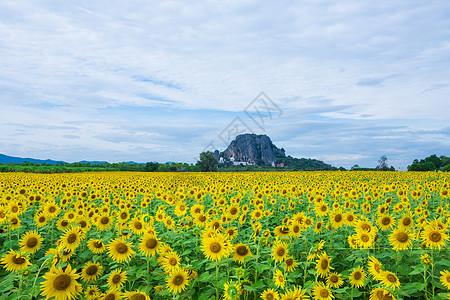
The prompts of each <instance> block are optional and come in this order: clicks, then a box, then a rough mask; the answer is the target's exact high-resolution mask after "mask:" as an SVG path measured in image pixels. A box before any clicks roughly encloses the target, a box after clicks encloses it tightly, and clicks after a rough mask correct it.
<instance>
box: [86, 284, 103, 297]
mask: <svg viewBox="0 0 450 300" xmlns="http://www.w3.org/2000/svg"><path fill="white" fill-rule="evenodd" d="M100 294H101V292H100V289H99V288H98V286H96V285H91V286H89V287H87V288H86V289H85V290H84V297H86V299H88V300H91V299H98V297H100Z"/></svg>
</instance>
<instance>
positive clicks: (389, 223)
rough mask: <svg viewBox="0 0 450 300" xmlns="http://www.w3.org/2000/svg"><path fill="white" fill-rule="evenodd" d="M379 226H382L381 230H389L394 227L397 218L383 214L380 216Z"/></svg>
mask: <svg viewBox="0 0 450 300" xmlns="http://www.w3.org/2000/svg"><path fill="white" fill-rule="evenodd" d="M377 221H378V226H380V228H381V230H384V231H386V230H389V229H391V228H392V227H394V223H395V218H394V217H392V216H390V215H381V216H379V217H378V220H377Z"/></svg>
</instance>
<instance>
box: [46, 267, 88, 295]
mask: <svg viewBox="0 0 450 300" xmlns="http://www.w3.org/2000/svg"><path fill="white" fill-rule="evenodd" d="M79 277H80V275H78V274H76V270H72V267H71V266H70V265H69V264H67V267H66V268H65V269H64V270H63V268H58V269H51V270H50V271H49V272H48V273H47V274H45V275H44V276H43V278H44V279H45V281H44V282H42V283H41V295H42V296H44V297H46V299H49V298H52V297H55V300H66V299H69V300H71V299H75V298H77V295H78V294H80V293H81V291H82V287H81V285H80V284H79V283H78V282H77V279H78V278H79Z"/></svg>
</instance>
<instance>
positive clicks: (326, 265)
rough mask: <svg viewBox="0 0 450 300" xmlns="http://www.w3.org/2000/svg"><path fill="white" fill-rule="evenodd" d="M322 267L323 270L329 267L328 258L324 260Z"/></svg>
mask: <svg viewBox="0 0 450 300" xmlns="http://www.w3.org/2000/svg"><path fill="white" fill-rule="evenodd" d="M320 268H322V270H326V269H328V260H326V259H324V260H322V261H321V263H320Z"/></svg>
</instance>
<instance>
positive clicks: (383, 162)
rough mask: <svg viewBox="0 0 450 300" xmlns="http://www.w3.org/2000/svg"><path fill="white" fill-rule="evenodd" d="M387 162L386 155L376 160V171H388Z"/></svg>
mask: <svg viewBox="0 0 450 300" xmlns="http://www.w3.org/2000/svg"><path fill="white" fill-rule="evenodd" d="M387 160H388V158H387V157H386V155H383V156H381V157H380V159H379V160H378V166H377V169H378V170H382V171H387V170H389V167H388V165H387Z"/></svg>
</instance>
